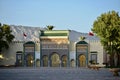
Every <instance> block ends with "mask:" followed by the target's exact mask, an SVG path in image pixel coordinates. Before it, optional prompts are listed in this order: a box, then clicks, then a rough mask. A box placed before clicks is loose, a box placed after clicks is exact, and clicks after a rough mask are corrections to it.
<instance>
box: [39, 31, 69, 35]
mask: <svg viewBox="0 0 120 80" xmlns="http://www.w3.org/2000/svg"><path fill="white" fill-rule="evenodd" d="M41 36H68V31H64V30H63V31H62V30H52V31H43V32H41Z"/></svg>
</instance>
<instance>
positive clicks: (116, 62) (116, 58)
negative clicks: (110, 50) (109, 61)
mask: <svg viewBox="0 0 120 80" xmlns="http://www.w3.org/2000/svg"><path fill="white" fill-rule="evenodd" d="M117 64H118V55H117V53H115V54H114V65H115V67H117Z"/></svg>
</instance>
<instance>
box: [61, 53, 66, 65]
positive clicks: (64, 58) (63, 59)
mask: <svg viewBox="0 0 120 80" xmlns="http://www.w3.org/2000/svg"><path fill="white" fill-rule="evenodd" d="M62 67H67V56H66V55H64V56H62Z"/></svg>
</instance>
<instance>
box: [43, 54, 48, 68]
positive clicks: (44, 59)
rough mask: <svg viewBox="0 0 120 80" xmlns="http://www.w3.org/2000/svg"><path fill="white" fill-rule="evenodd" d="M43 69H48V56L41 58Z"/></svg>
mask: <svg viewBox="0 0 120 80" xmlns="http://www.w3.org/2000/svg"><path fill="white" fill-rule="evenodd" d="M43 67H48V56H46V55H45V56H43Z"/></svg>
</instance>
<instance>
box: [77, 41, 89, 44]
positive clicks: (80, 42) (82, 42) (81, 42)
mask: <svg viewBox="0 0 120 80" xmlns="http://www.w3.org/2000/svg"><path fill="white" fill-rule="evenodd" d="M77 44H88V43H87V42H85V41H79V42H77Z"/></svg>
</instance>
